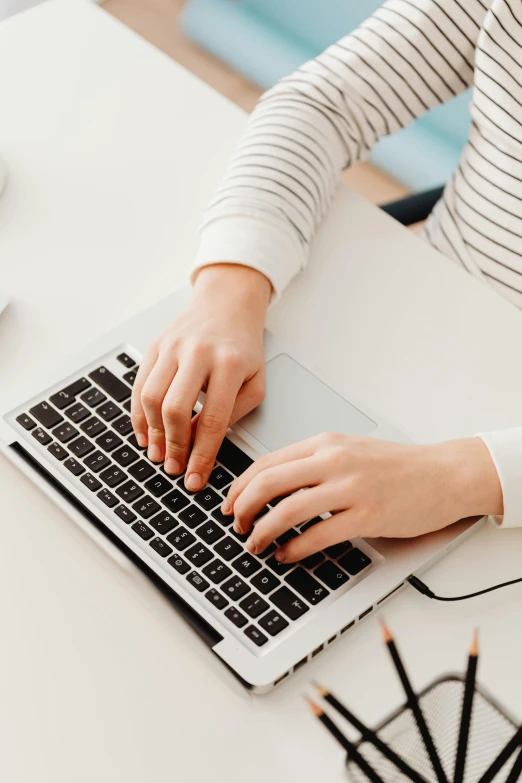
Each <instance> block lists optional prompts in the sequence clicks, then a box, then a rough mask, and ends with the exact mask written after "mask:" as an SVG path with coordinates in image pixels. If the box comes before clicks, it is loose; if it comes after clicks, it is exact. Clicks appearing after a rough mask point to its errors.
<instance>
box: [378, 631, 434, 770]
mask: <svg viewBox="0 0 522 783" xmlns="http://www.w3.org/2000/svg"><path fill="white" fill-rule="evenodd" d="M382 631H383V637H384V641H385V642H386V645H387V647H388V650H389V653H390V655H391V658H392V661H393V663H394V665H395V668H396V670H397V674H398V675H399V679H400V681H401V684H402V687H403V688H404V692H405V694H406V699H407V702H408V707H409V708H410V710H411V711H412V714H413V717H414V718H415V722H416V724H417V728H418V729H419V733H420V735H421V737H422V741H423V743H424V747H425V748H426V752H427V754H428V758H429V760H430V763H431V766H432V767H433V771H434V772H435V775H436V776H437V780H438V781H439V783H448V779H447V777H446V773H445V772H444V769H443V767H442V763H441V760H440V758H439V754H438V753H437V748H436V747H435V743H434V742H433V738H432V736H431V734H430V730H429V728H428V724H427V723H426V719H425V717H424V715H423V712H422V710H421V707H420V704H419V701H418V699H417V696H416V694H415V691H414V690H413V688H412V685H411V682H410V679H409V677H408V675H407V674H406V669H405V668H404V664H403V662H402V660H401V657H400V655H399V651H398V650H397V647H396V645H395V642H394V640H393V636H392V634H391V631H390V629H389V628H388V626H387V625H386V624H385V623H382Z"/></svg>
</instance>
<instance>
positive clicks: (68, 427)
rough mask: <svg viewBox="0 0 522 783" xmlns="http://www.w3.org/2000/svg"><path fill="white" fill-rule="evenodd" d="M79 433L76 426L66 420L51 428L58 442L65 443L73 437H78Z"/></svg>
mask: <svg viewBox="0 0 522 783" xmlns="http://www.w3.org/2000/svg"><path fill="white" fill-rule="evenodd" d="M79 434H80V433H79V432H78V430H77V429H76V427H73V425H72V424H69V423H68V422H66V421H64V422H62V423H61V424H59V425H58V426H57V427H55V428H54V430H53V435H54V437H55V438H56V440H59V441H60V443H67V442H68V441H70V440H72V439H73V438H76V437H78V435H79Z"/></svg>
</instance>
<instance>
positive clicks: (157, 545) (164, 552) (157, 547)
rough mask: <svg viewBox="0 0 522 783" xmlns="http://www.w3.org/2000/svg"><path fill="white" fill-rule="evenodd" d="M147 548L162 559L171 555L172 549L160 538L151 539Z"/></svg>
mask: <svg viewBox="0 0 522 783" xmlns="http://www.w3.org/2000/svg"><path fill="white" fill-rule="evenodd" d="M149 546H151V547H152V548H153V550H154V551H155V552H157V553H158V555H161V556H162V557H168V556H169V555H171V554H172V547H171V546H169V545H168V544H166V543H165V541H164V540H163V539H162V538H153V539H152V541H151V542H150V544H149Z"/></svg>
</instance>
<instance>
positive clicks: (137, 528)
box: [131, 521, 154, 541]
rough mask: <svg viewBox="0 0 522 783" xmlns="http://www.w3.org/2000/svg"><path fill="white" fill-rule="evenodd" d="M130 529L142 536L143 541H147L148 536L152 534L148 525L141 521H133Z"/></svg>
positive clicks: (150, 536)
mask: <svg viewBox="0 0 522 783" xmlns="http://www.w3.org/2000/svg"><path fill="white" fill-rule="evenodd" d="M131 529H132V530H134V532H135V533H137V534H138V535H139V537H140V538H143V540H144V541H148V540H149V538H152V536H153V535H154V532H153V531H152V530H151V529H150V527H149V526H148V525H145V524H144V523H143V522H139V521H138V522H135V523H134V524H133V526H132V528H131Z"/></svg>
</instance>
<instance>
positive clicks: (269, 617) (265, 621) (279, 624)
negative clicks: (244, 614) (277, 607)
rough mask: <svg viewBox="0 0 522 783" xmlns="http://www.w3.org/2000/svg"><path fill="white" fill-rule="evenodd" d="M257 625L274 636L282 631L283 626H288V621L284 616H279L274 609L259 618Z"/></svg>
mask: <svg viewBox="0 0 522 783" xmlns="http://www.w3.org/2000/svg"><path fill="white" fill-rule="evenodd" d="M259 625H260V626H261V628H262V629H263V630H264V631H266V632H267V633H269V634H270V636H276V635H277V634H278V633H281V631H284V629H285V628H288V622H287V621H286V620H285V618H284V617H281V615H280V614H279V612H276V611H274V609H272V611H271V612H268V614H265V616H264V617H262V618H261V620H260V621H259Z"/></svg>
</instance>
